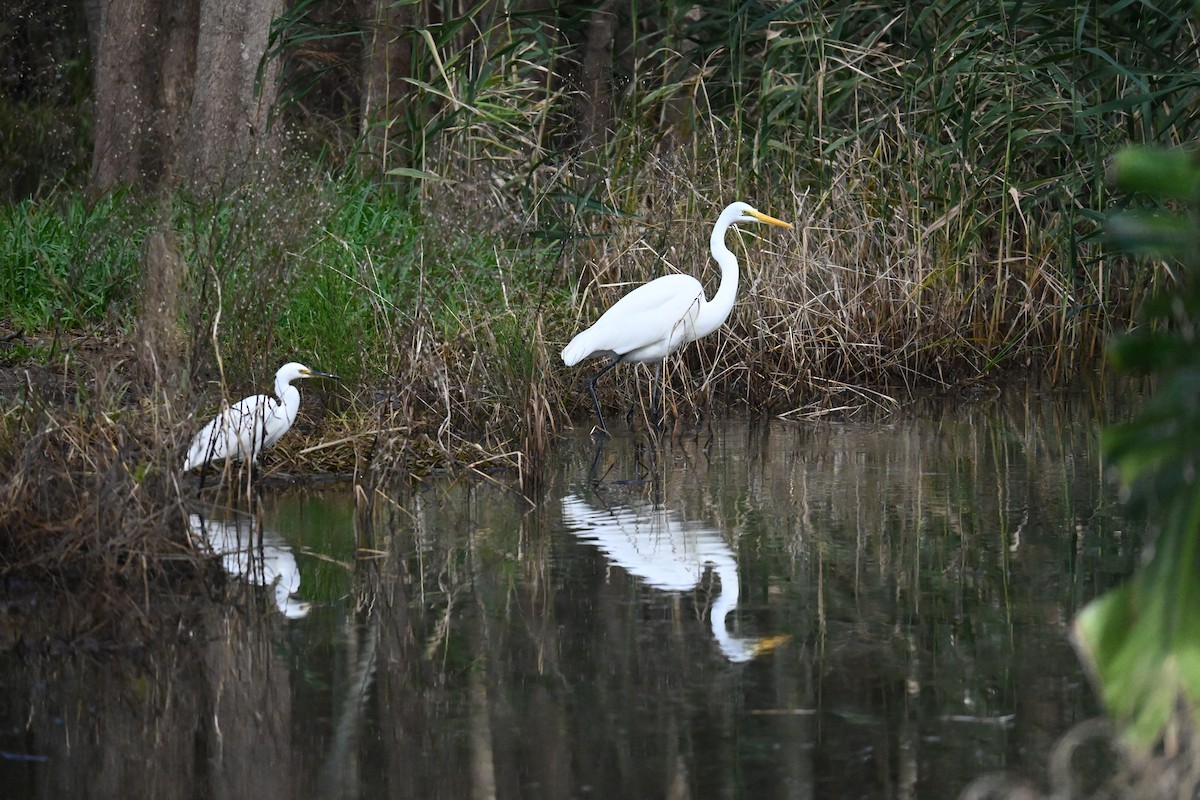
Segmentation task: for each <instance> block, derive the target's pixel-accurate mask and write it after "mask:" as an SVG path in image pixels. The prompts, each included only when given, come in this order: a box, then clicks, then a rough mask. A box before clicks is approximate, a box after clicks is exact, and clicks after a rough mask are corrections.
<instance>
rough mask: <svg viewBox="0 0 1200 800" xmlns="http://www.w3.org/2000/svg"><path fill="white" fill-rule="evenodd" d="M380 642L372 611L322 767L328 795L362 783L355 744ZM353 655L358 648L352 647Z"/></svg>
mask: <svg viewBox="0 0 1200 800" xmlns="http://www.w3.org/2000/svg"><path fill="white" fill-rule="evenodd" d="M357 627H358V626H357V625H353V626H348V628H349V630H348V634H349V635H350V636H354V635H355V633H356V631H357ZM378 644H379V617H378V615H377V614H376V613H375V612H372V613H371V616H370V620H369V621H368V623H367V634H366V641H365V642H363V646H362V653H361V654H360V655H359V657H358V660H357V662H356V663H354V664H353V669H352V671H351V673H350V686H349V687H348V688H347V692H346V698H345V700H344V701H343V702H342V710H341V713H340V714H338V719H337V726H336V727H335V728H334V731H333V745H332V747H330V748H329V753H328V755H326V757H325V767H324V768H323V770H322V771H321V780H320V786H321V794H322V795H323V796H325V797H355V796H357V795H358V794H359V793H360V790H361V787H360V786H358V785H357V781H358V776H359V771H358V770H357V769H355V767H356V765H357V760H356V756H357V751H356V749H355V744H356V742H357V741H358V738H357V735H358V733H359V731H361V730H362V728H363V711H364V710H365V709H366V707H367V694H368V693H369V692H370V690H371V684H372V682H373V681H374V680H375V665H376V657H375V653H376V651H377V649H378ZM349 651H350V652H349V655H350V656H353V654H354V653H355V651H356V648H354V647H351V648H349Z"/></svg>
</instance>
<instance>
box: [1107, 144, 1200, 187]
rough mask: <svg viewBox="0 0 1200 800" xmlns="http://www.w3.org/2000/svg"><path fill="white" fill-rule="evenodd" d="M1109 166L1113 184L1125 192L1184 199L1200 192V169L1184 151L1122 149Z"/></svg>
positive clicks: (1148, 148)
mask: <svg viewBox="0 0 1200 800" xmlns="http://www.w3.org/2000/svg"><path fill="white" fill-rule="evenodd" d="M1113 164H1114V168H1115V177H1116V182H1117V185H1118V186H1120V187H1121V188H1122V189H1124V190H1126V191H1129V192H1144V193H1145V194H1149V195H1153V196H1155V197H1161V198H1170V199H1175V200H1187V199H1192V198H1194V197H1196V196H1197V193H1198V192H1197V190H1198V189H1200V170H1198V169H1197V167H1196V162H1195V158H1194V157H1193V155H1192V153H1191V152H1189V151H1187V150H1183V149H1180V148H1176V149H1173V150H1164V149H1162V148H1159V147H1126V148H1125V149H1124V150H1121V151H1120V152H1119V153H1117V155H1116V158H1115V159H1114V162H1113Z"/></svg>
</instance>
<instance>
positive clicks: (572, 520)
mask: <svg viewBox="0 0 1200 800" xmlns="http://www.w3.org/2000/svg"><path fill="white" fill-rule="evenodd" d="M562 509H563V522H565V523H566V525H567V528H568V529H569V530H570V531H571V532H572V533H574V534H575V535H576V536H578V537H579V538H580V539H582V540H584V541H588V542H591V543H593V544H595V545H596V546H597V547H598V548H600V551H601V552H602V553H604V556H605V558H607V559H608V560H609V561H611V562H612V563H614V564H616V565H617V566H619V567H621V568H622V569H624V570H625V571H626V572H628V573H629V574H631V575H634V576H636V577H638V578H640V579H641V580H643V581H645V582H646V583H647V584H648V585H649V586H652V587H654V588H655V589H659V590H661V591H664V592H690V591H693V590H694V589H695V588H696V587H697V586H699V585H700V582H701V580H702V579H703V578H704V573H705V571H707V570H708V569H712V570H713V571H714V572H716V574H717V576H718V577H719V578H720V581H721V583H720V588H719V592H718V594H717V597H716V598H715V599H714V600H713V604H712V609H711V611H710V612H709V625H710V627H711V630H712V635H713V638H714V639H715V640H716V642H717V646H718V647H719V648H720V649H721V652H722V653H723V654H724V655H725V657H726V658H727V659H729V660H730V661H733V662H738V663H741V662H745V661H749V660H750V659H752V658H754V657H756V656H760V655H763V654H764V653H769V652H770V651H771V650H773V649H774V648H776V647H778V646H779V645H780V644H782V643H783V642H785V641H787V637H786V636H769V637H765V638H764V637H757V636H741V635H737V634H734V633H731V632H730V630H729V624H728V623H729V615H730V614H731V613H732V612H733V610H734V609H735V608H736V607H737V604H738V594H739V592H740V587H741V583H740V581H739V579H738V564H737V557H736V556H735V555H734V552H733V548H732V547H730V546H729V544H728V543H727V542H726V541H725V537H723V536H722V535H721V534H720V532H719V531H717V530H715V529H713V528H709V527H706V526H704V525H701V524H699V523H696V522H694V521H690V520H685V519H683V518H682V517H681V516H680V515H679V514H677V513H676V512H675V511H673V510H670V509H667V508H664V507H663V506H658V505H652V504H649V503H644V502H637V503H634V504H631V505H619V504H614V505H610V506H603V507H601V506H594V505H592V504H591V503H588V502H587V501H586V500H584V499H583V498H582V497H579V496H577V495H573V494H569V495H567V496H566V497H564V498H563V499H562Z"/></svg>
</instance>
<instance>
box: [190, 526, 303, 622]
mask: <svg viewBox="0 0 1200 800" xmlns="http://www.w3.org/2000/svg"><path fill="white" fill-rule="evenodd" d="M188 526H189V527H190V528H191V529H192V533H193V535H195V536H196V537H198V538H199V539H201V540H203V541H204V542H205V543H207V545H208V546H209V547H210V548H212V551H213V553H214V554H215V555H218V556H220V557H221V566H222V567H224V569H225V571H226V572H227V573H229V574H230V575H232V576H233V577H235V578H241V579H242V580H245V581H247V582H248V583H250V584H252V585H256V586H269V587H271V588H272V589H273V590H274V592H275V605H276V606H277V607H278V608H279V611H280V612H281V613H282V614H283V615H284V616H285V617H287V618H288V619H300V618H302V617H305V616H307V615H308V610H309V606H308V603H305V602H302V601H300V600H298V599H296V597H294V595H295V594H296V592H298V591H299V590H300V568H299V567H298V566H297V564H296V556H295V554H293V553H292V549H291V547H289V546H288V544H287V542H286V541H284V539H283V537H282V536H280V535H279V534H278V533H275V532H274V531H269V530H267V529H266V528H263V527H262V526H261V525H260V524H259V522H258V521H257V520H256V519H255V518H254V517H251V516H234V517H233V518H232V519H229V520H217V519H207V518H205V517H203V516H201V515H200V514H189V515H188ZM260 534H261V536H260Z"/></svg>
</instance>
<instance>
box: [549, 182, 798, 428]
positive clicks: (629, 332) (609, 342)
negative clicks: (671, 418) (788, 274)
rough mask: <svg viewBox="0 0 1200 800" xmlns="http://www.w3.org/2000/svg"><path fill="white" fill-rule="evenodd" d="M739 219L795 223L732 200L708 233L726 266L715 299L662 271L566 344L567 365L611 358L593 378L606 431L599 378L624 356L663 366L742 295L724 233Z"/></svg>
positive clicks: (693, 283) (721, 320)
mask: <svg viewBox="0 0 1200 800" xmlns="http://www.w3.org/2000/svg"><path fill="white" fill-rule="evenodd" d="M738 222H765V223H766V224H768V225H778V226H779V227H781V228H791V227H792V226H791V225H790V224H788V223H786V222H784V221H783V220H779V219H775V218H774V217H769V216H767V215H766V214H763V213H761V212H759V211H756V210H755V209H754V208H752V207H751V206H750V205H748V204H746V203H731V204H730V205H728V206H726V207H725V210H724V211H722V212H721V216H719V217H717V223H716V224H715V225H713V230H712V236H711V237H710V238H709V249H710V250H711V251H712V257H713V258H714V259H716V261H717V264H719V265H720V267H721V285H720V286H719V287H718V288H717V293H716V294H715V295H713V298H712V300H707V299H705V297H704V287H703V286H701V285H700V281H698V280H696V279H695V278H693V277H692V276H691V275H683V274H674V275H663V276H662V277H660V278H655V279H654V280H652V281H650V282H649V283H644V284H642V285H641V286H639V287H637V288H636V289H634V290H633V291H631V292H630V293H629V294H627V295H625V296H624V297H622V298H621V299H620V300H618V301H617V302H616V304H615V305H613V307H612V308H610V309H609V310H608V311H605V312H604V314H603V315H602V316H601V317H600V319H598V320H596V323H595V324H594V325H592V327H590V328H588V329H587V330H585V331H583V332H582V333H579V334H577V335H576V336H575V338H574V339H572V340H571V341H570V343H569V344H568V345H567V346H566V347H564V348H563V351H562V360H563V363H565V364H566V365H567V366H568V367H573V366H575V365H576V364H578V363H579V362H580V361H583V360H584V359H585V358H591V357H592V356H603V357H606V358H611V359H612V361H611V362H610V363H609V364H607V365H605V367H604V368H603V369H601V370H600V371H599V372H597V373H596V374H595V375H594V376H593V377H592V379H591V380H590V381H588V391H589V392H590V393H591V395H592V405H593V406H594V407H595V409H596V418H597V419H598V420H600V429H601V430H602V431H604V432H605V433H607V432H608V428H607V427H606V426H605V424H604V416H603V415H602V414H601V413H600V401H599V400H598V399H597V398H596V381H598V380H600V378H601V377H602V376H604V374H605V373H607V372H608V371H609V370H611V369H612V368H613V367H615V366H616V365H617V364H620V363H621V362H623V361H633V362H637V361H641V362H645V363H658V364H659V365H660V368H661V365H662V361H663V359H665V358H666V357H667V356H669V355H670V354H671V353H673V352H675V351H676V350H677V349H679V348H680V347H681V346H682V345H684V344H687V343H688V342H692V341H695V340H696V339H699V338H700V337H701V336H707V335H708V334H710V333H712V332H713V331H715V330H716V329H717V328H719V327H721V325H723V324H724V323H725V320H726V319H727V318H728V317H729V312H730V311H731V310H732V309H733V300H734V298H735V297H736V296H737V288H738V262H737V257H736V256H734V254H733V253H731V252H730V251H729V248H728V247H726V246H725V232H726V231H727V230H729V226H730V225H733V224H735V223H738ZM656 383H657V382H656ZM655 388H656V389H657V386H656V387H655ZM652 405H655V406H657V403H652ZM655 411H656V412H657V408H656V409H655Z"/></svg>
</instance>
